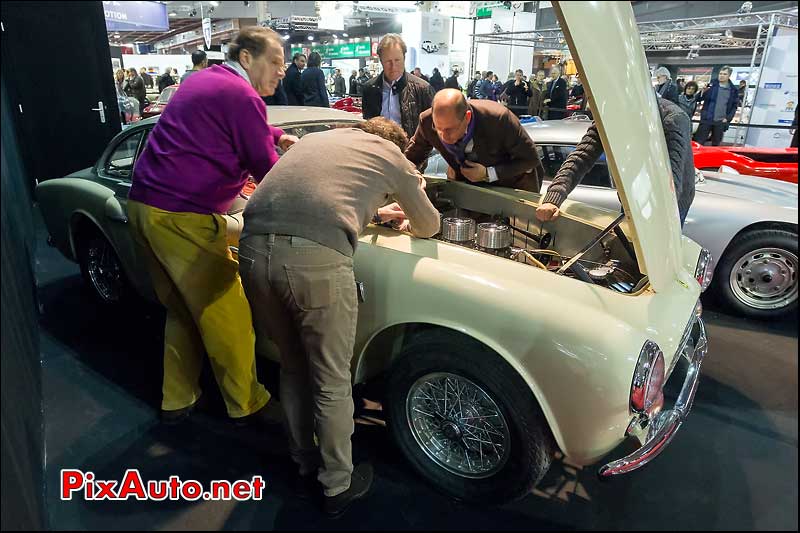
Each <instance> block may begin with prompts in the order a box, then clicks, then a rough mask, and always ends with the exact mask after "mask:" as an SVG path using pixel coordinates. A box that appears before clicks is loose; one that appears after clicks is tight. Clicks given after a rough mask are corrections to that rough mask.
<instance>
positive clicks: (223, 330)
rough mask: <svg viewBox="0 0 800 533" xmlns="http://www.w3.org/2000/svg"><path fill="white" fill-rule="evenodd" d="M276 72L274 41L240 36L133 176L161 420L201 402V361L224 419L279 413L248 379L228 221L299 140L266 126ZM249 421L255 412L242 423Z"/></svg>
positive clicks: (244, 315)
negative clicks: (153, 306) (155, 306)
mask: <svg viewBox="0 0 800 533" xmlns="http://www.w3.org/2000/svg"><path fill="white" fill-rule="evenodd" d="M283 77H284V64H283V46H282V41H281V39H280V37H279V36H278V35H277V34H276V33H275V32H273V31H272V30H269V29H267V28H262V27H257V26H256V27H248V28H245V29H243V30H242V31H241V32H240V33H239V35H238V36H237V37H236V39H234V41H233V42H232V43H231V44H230V45H229V50H228V62H227V63H226V64H225V65H215V66H213V67H211V68H207V69H204V70H202V71H200V72H198V73H196V74H195V75H193V76H191V77H190V78H188V79H187V80H186V81H185V82H184V83H183V84H181V87H180V89H179V90H178V92H176V93H175V96H174V97H173V98H172V100H170V105H169V107H168V108H167V110H166V111H165V112H164V113H162V115H161V117H160V118H159V121H158V124H157V125H156V126H155V128H153V131H152V133H151V134H150V136H149V138H148V141H147V146H146V148H145V149H144V150H143V152H142V155H141V156H140V157H139V159H138V161H137V163H136V168H135V170H134V179H133V186H132V187H131V191H130V194H129V196H128V198H129V202H128V211H129V216H130V221H131V232H132V234H133V238H134V242H135V243H136V245H137V248H138V250H139V252H140V253H141V254H143V257H145V258H146V261H147V265H148V270H149V271H150V275H151V278H152V281H153V286H154V288H155V291H156V293H157V295H158V298H159V300H160V301H161V303H162V304H164V306H165V307H166V308H167V323H166V331H165V339H164V383H163V389H162V393H163V400H162V404H161V414H162V420H163V421H165V422H167V423H175V422H178V421H180V420H183V419H184V418H186V417H187V416H188V415H189V414H190V413H191V411H192V410H193V409H194V407H195V405H196V403H197V401H198V399H199V398H200V394H201V391H200V387H199V378H200V372H201V370H202V368H203V359H204V354H205V353H208V356H209V359H210V361H211V368H212V370H213V372H214V375H215V377H216V380H217V384H218V385H219V387H220V389H221V391H222V397H223V399H224V400H225V405H226V407H227V411H228V415H229V416H230V417H231V418H234V419H236V420H237V422H240V423H248V422H250V421H253V420H258V421H261V422H266V423H274V422H280V420H281V417H282V410H281V408H280V406H279V405H278V403H277V402H276V401H275V400H270V394H269V392H267V390H266V389H265V388H264V386H263V385H262V384H261V383H259V382H258V379H257V377H256V363H255V334H254V331H253V326H252V320H251V314H250V306H249V304H248V302H247V299H246V298H245V295H244V290H243V289H242V282H241V279H240V277H239V274H238V271H239V267H238V262H237V261H236V260H235V259H234V258H233V257H232V255H231V253H230V251H229V249H228V243H227V239H226V227H225V224H226V223H225V218H224V217H223V216H222V214H223V213H225V212H226V211H227V210H228V208H229V207H230V205H231V203H232V202H233V200H234V199H235V198H236V196H237V194H238V192H239V191H240V190H241V188H242V186H243V185H244V184H245V182H246V181H247V179H248V176H249V175H252V176H253V177H254V178H255V179H256V180H257V181H261V179H262V178H263V177H264V176H265V175H266V173H267V172H268V171H269V169H270V168H272V166H273V165H274V164H275V163H276V162H277V160H278V154H277V153H276V151H275V146H276V145H277V146H280V147H281V148H282V149H283V150H287V149H288V148H289V147H290V146H291V145H292V144H294V142H296V141H297V138H296V137H293V136H290V135H286V134H284V133H283V131H282V130H280V129H278V128H274V127H272V126H270V125H269V124H268V123H267V112H266V106H265V105H264V102H263V100H262V99H261V97H262V96H270V95H272V94H273V93H274V92H275V89H276V87H277V86H278V83H279V82H280V80H281V79H282V78H283ZM249 415H253V416H249Z"/></svg>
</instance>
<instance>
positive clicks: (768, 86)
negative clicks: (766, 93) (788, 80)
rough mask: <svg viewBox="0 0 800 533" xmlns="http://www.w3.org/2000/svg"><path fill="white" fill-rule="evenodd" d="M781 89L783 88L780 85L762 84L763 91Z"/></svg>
mask: <svg viewBox="0 0 800 533" xmlns="http://www.w3.org/2000/svg"><path fill="white" fill-rule="evenodd" d="M781 87H783V84H782V83H765V84H764V88H765V89H780V88H781Z"/></svg>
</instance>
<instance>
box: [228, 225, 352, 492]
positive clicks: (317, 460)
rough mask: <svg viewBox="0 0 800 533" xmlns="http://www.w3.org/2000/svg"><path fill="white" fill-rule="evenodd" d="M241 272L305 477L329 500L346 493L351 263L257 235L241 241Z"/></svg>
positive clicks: (285, 239)
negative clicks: (275, 359) (277, 362)
mask: <svg viewBox="0 0 800 533" xmlns="http://www.w3.org/2000/svg"><path fill="white" fill-rule="evenodd" d="M239 270H240V274H241V277H242V283H243V285H244V289H245V294H246V295H247V298H248V299H249V301H250V306H251V308H252V310H253V320H254V323H255V324H256V331H257V332H265V333H266V334H267V335H268V336H269V337H270V339H271V340H272V341H273V342H274V343H275V344H276V345H277V347H278V349H279V351H280V356H281V403H282V404H283V407H284V409H285V411H286V419H287V424H288V433H289V445H290V451H291V454H292V458H293V459H294V461H295V462H296V463H297V464H298V465H299V466H300V474H301V475H307V474H309V473H311V472H314V471H315V470H318V472H319V474H318V479H319V481H320V483H321V484H322V486H323V488H324V490H325V495H326V496H335V495H337V494H339V493H342V492H344V491H345V490H347V489H348V488H349V487H350V474H351V473H352V472H353V459H352V444H351V442H350V437H351V436H352V434H353V398H352V384H351V378H350V361H351V359H352V357H353V344H354V342H355V333H356V322H357V319H358V299H357V295H356V285H355V278H354V275H353V259H352V258H351V257H347V256H345V255H342V254H341V253H339V252H337V251H335V250H332V249H330V248H327V247H325V246H322V245H320V244H318V243H315V242H313V241H309V240H307V239H303V238H300V237H289V236H285V235H257V236H250V237H247V238H246V239H244V240H242V241H241V242H240V243H239ZM315 433H316V436H317V440H318V442H319V445H317V444H316V442H315V440H314V435H315Z"/></svg>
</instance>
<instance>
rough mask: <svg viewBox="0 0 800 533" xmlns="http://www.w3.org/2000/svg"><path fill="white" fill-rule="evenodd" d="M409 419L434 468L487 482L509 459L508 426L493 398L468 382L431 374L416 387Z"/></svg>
mask: <svg viewBox="0 0 800 533" xmlns="http://www.w3.org/2000/svg"><path fill="white" fill-rule="evenodd" d="M406 417H407V420H408V425H409V428H410V429H411V433H412V434H413V435H414V439H415V440H416V442H417V444H418V445H419V446H420V448H421V449H422V450H423V451H424V452H425V455H427V456H428V457H429V458H430V459H431V460H433V462H434V463H435V464H437V465H438V466H440V467H441V468H444V469H445V470H447V471H449V472H451V473H453V474H456V475H459V476H461V477H466V478H472V479H482V478H487V477H490V476H492V475H494V474H496V473H497V472H499V471H500V470H501V469H502V468H503V466H505V464H506V462H507V461H508V457H509V454H510V451H511V437H510V434H509V429H508V423H507V422H506V419H505V417H504V416H503V413H502V412H501V410H500V408H499V407H498V406H497V404H496V403H495V401H494V400H493V399H492V398H491V396H490V395H489V394H488V393H487V392H486V391H484V390H483V389H482V388H481V387H480V386H478V385H476V384H475V383H473V382H472V381H470V380H469V379H467V378H465V377H463V376H459V375H456V374H450V373H447V372H437V373H435V374H427V375H425V376H422V377H421V378H419V379H418V380H417V381H416V382H415V383H414V385H412V386H411V389H410V390H409V393H408V396H407V397H406Z"/></svg>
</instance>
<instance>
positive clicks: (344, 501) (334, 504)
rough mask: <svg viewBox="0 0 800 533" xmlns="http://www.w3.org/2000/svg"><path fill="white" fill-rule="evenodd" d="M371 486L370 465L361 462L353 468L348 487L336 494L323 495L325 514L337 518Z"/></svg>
mask: <svg viewBox="0 0 800 533" xmlns="http://www.w3.org/2000/svg"><path fill="white" fill-rule="evenodd" d="M371 486H372V465H371V464H369V463H361V464H360V465H358V466H357V467H355V468H354V469H353V473H352V474H351V476H350V488H349V489H347V490H346V491H344V492H342V493H341V494H337V495H336V496H325V503H324V509H325V514H327V515H328V517H330V518H339V517H340V516H342V514H343V513H344V512H345V511H346V510H347V509H348V508H349V507H350V505H351V504H352V503H353V502H354V501H355V500H357V499H359V498H361V497H363V496H364V495H365V494H366V493H367V492H369V488H370V487H371Z"/></svg>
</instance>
